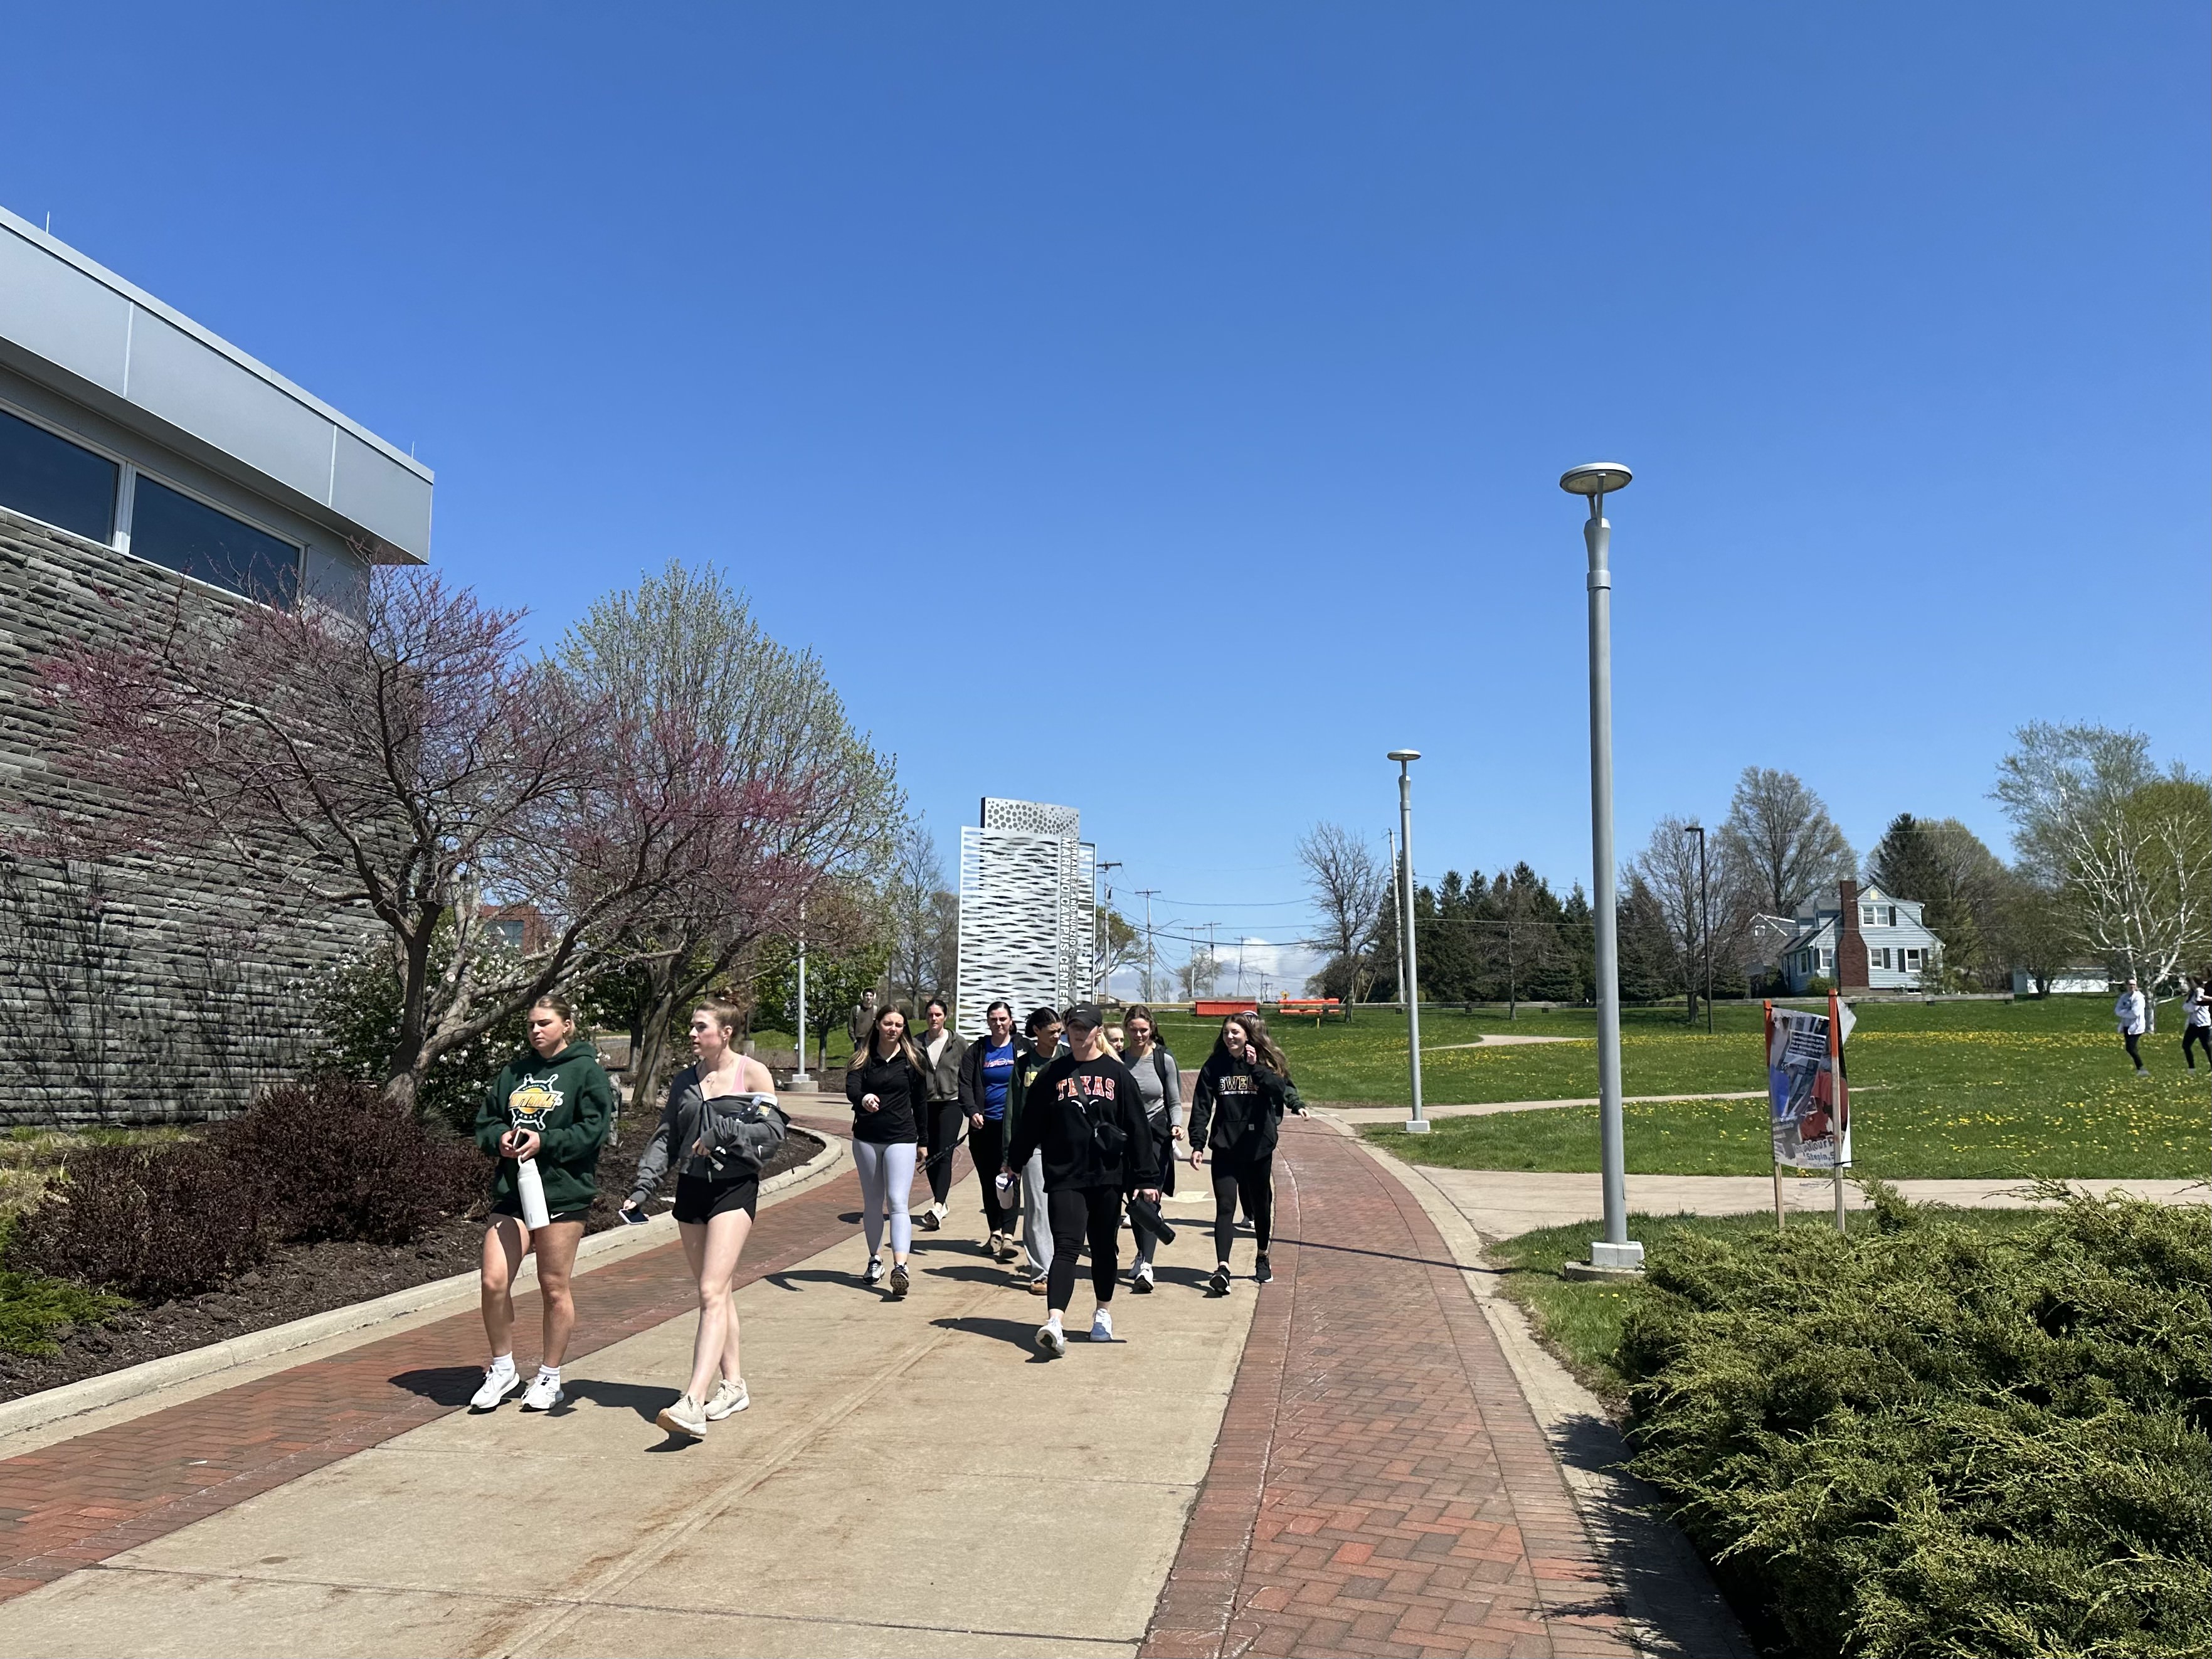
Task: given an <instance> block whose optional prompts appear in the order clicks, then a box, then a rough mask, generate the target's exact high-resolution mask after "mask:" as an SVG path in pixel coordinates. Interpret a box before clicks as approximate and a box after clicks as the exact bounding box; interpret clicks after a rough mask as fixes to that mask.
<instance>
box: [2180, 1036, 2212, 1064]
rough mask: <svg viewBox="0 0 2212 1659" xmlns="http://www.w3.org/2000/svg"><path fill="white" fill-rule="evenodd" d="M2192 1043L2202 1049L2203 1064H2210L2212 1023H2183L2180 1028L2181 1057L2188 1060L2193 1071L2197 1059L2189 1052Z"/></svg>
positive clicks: (2211, 1056) (2211, 1059)
mask: <svg viewBox="0 0 2212 1659" xmlns="http://www.w3.org/2000/svg"><path fill="white" fill-rule="evenodd" d="M2192 1043H2194V1044H2195V1045H2196V1046H2197V1048H2202V1049H2203V1051H2204V1061H2205V1064H2207V1065H2208V1066H2212V1025H2185V1026H2183V1027H2182V1028H2181V1057H2182V1058H2183V1059H2184V1060H2187V1061H2188V1062H2189V1069H2190V1070H2191V1071H2192V1072H2193V1071H2195V1070H2196V1069H2197V1059H2196V1056H2195V1055H2193V1054H2191V1053H2190V1052H2189V1050H2190V1045H2191V1044H2192Z"/></svg>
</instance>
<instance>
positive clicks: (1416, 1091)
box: [1389, 749, 1429, 1135]
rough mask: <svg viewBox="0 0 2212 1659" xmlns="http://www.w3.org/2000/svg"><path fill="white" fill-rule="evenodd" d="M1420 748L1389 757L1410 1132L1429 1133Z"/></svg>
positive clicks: (1408, 1126) (1401, 751)
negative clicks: (1420, 941)
mask: <svg viewBox="0 0 2212 1659" xmlns="http://www.w3.org/2000/svg"><path fill="white" fill-rule="evenodd" d="M1420 757H1421V751H1420V750H1418V749H1393V750H1391V751H1390V753H1389V758H1390V759H1391V760H1394V761H1395V762H1397V763H1398V853H1399V856H1400V857H1401V858H1402V859H1403V860H1405V872H1404V877H1403V879H1401V881H1400V882H1399V884H1398V892H1399V895H1400V896H1399V901H1398V914H1399V915H1401V917H1403V918H1404V919H1405V927H1404V928H1403V929H1402V930H1401V932H1402V935H1403V939H1404V943H1403V945H1402V947H1401V948H1402V949H1403V950H1404V951H1405V953H1406V985H1405V995H1406V1037H1407V1064H1408V1065H1409V1066H1411V1068H1412V1072H1413V1115H1412V1116H1411V1117H1409V1118H1407V1120H1406V1133H1407V1134H1410V1135H1425V1134H1426V1133H1429V1120H1428V1115H1427V1114H1426V1113H1425V1112H1424V1111H1423V1110H1422V1109H1421V968H1420V957H1419V955H1418V954H1417V952H1416V951H1415V948H1414V942H1413V923H1414V920H1415V917H1414V912H1413V763H1414V762H1415V761H1417V760H1419V759H1420Z"/></svg>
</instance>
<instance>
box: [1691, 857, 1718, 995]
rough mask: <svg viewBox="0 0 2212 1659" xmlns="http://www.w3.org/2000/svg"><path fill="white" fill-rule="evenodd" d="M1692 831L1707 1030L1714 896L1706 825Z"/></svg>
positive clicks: (1711, 975) (1710, 991) (1711, 976)
mask: <svg viewBox="0 0 2212 1659" xmlns="http://www.w3.org/2000/svg"><path fill="white" fill-rule="evenodd" d="M1690 833H1691V834H1692V835H1693V836H1696V837H1697V838H1698V939H1699V942H1700V943H1701V944H1702V945H1704V947H1705V1031H1706V1033H1707V1035H1709V1036H1710V1035H1711V1031H1712V1029H1713V898H1712V887H1711V884H1710V883H1709V882H1707V880H1706V879H1705V825H1704V824H1702V823H1693V824H1692V825H1690Z"/></svg>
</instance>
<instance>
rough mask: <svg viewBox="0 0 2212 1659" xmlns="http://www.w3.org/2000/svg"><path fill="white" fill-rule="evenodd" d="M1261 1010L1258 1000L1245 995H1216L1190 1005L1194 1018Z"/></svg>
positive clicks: (1222, 1016) (1218, 1017) (1251, 1012)
mask: <svg viewBox="0 0 2212 1659" xmlns="http://www.w3.org/2000/svg"><path fill="white" fill-rule="evenodd" d="M1190 1012H1191V1018H1194V1019H1226V1018H1229V1016H1230V1015H1231V1014H1256V1013H1258V1012H1260V1005H1259V1004H1258V1003H1257V1002H1255V1001H1251V1000H1247V999H1245V998H1243V997H1214V998H1210V999H1206V1000H1200V1001H1197V1002H1194V1003H1192V1004H1191V1005H1190Z"/></svg>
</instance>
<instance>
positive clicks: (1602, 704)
mask: <svg viewBox="0 0 2212 1659" xmlns="http://www.w3.org/2000/svg"><path fill="white" fill-rule="evenodd" d="M1634 476H1635V475H1634V474H1633V473H1632V472H1630V471H1629V470H1628V469H1627V468H1626V467H1625V466H1621V465H1618V464H1617V463H1615V462H1612V461H1593V462H1590V463H1589V464H1588V465H1583V466H1577V467H1573V468H1571V469H1569V470H1568V471H1566V472H1565V473H1563V474H1562V475H1561V476H1560V478H1559V488H1560V489H1564V490H1565V491H1566V492H1567V493H1568V494H1569V495H1585V496H1588V497H1589V522H1588V523H1587V524H1585V525H1583V544H1584V545H1585V546H1586V547H1587V548H1588V549H1589V578H1588V580H1587V582H1586V584H1585V586H1587V587H1588V588H1589V686H1590V864H1591V871H1590V875H1591V885H1592V887H1593V889H1594V890H1595V896H1594V897H1593V899H1592V903H1591V908H1592V909H1593V910H1595V913H1596V914H1595V915H1594V916H1593V917H1592V918H1591V920H1592V921H1594V922H1595V924H1596V933H1597V1098H1598V1107H1597V1145H1598V1164H1599V1167H1600V1168H1601V1170H1603V1171H1604V1182H1605V1237H1603V1238H1602V1239H1592V1240H1591V1241H1590V1259H1589V1263H1588V1268H1589V1270H1591V1271H1594V1272H1595V1273H1641V1272H1642V1271H1643V1270H1644V1247H1643V1246H1642V1245H1641V1244H1638V1243H1634V1242H1633V1241H1632V1240H1631V1239H1630V1237H1628V1175H1627V1169H1626V1159H1625V1158H1624V1156H1623V1153H1622V1151H1621V1133H1620V926H1619V918H1618V916H1617V915H1616V914H1615V908H1614V907H1615V905H1616V903H1617V900H1616V897H1615V895H1614V891H1613V884H1614V880H1615V877H1616V873H1617V872H1616V871H1615V868H1614V865H1613V570H1612V568H1611V567H1610V566H1609V565H1608V564H1607V554H1608V553H1609V552H1610V551H1611V548H1612V541H1613V526H1611V525H1609V524H1607V522H1606V521H1605V498H1606V496H1607V495H1610V494H1611V493H1612V492H1613V491H1614V490H1616V489H1626V487H1627V484H1628V481H1629V480H1630V478H1632V477H1634Z"/></svg>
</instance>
